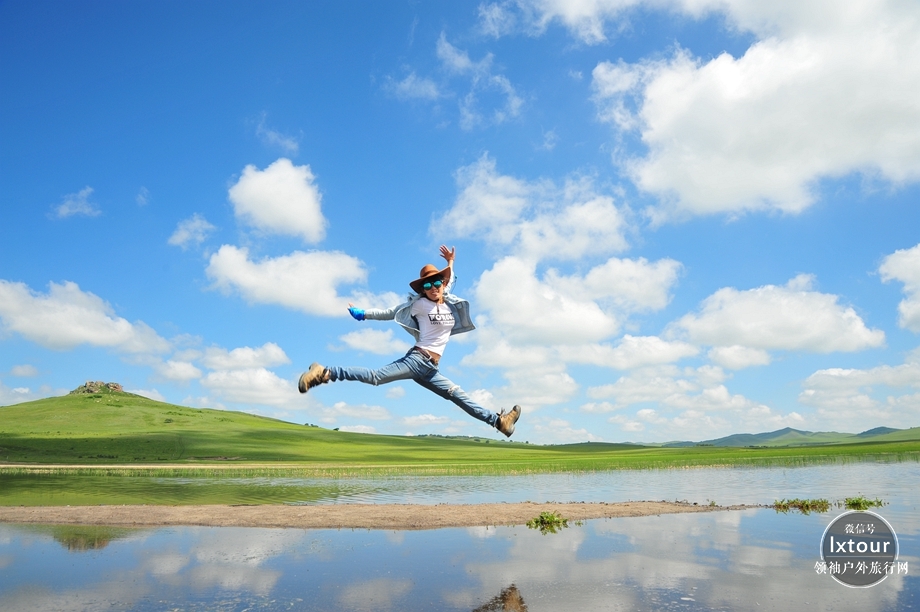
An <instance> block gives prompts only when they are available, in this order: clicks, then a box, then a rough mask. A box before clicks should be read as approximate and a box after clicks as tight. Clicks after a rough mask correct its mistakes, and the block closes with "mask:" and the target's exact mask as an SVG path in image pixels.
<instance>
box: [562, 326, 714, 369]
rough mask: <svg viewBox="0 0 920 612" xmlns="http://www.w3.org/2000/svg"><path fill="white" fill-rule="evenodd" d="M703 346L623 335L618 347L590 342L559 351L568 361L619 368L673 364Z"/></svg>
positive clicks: (652, 337) (697, 351) (695, 352)
mask: <svg viewBox="0 0 920 612" xmlns="http://www.w3.org/2000/svg"><path fill="white" fill-rule="evenodd" d="M699 352H700V349H699V348H697V347H696V346H693V345H692V344H688V343H686V342H680V341H668V340H663V339H661V338H659V337H657V336H631V335H629V334H626V335H624V336H623V337H622V338H621V339H620V341H619V342H618V343H617V345H616V346H611V345H608V344H590V345H585V346H576V347H560V349H559V354H560V355H561V356H562V358H563V359H564V360H565V361H566V362H569V363H590V364H593V365H599V366H607V367H610V368H614V369H617V370H632V369H635V368H641V367H645V366H649V365H660V364H665V363H673V362H675V361H679V360H681V359H684V358H686V357H693V356H695V355H696V354H698V353H699Z"/></svg>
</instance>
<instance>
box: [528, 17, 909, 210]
mask: <svg viewBox="0 0 920 612" xmlns="http://www.w3.org/2000/svg"><path fill="white" fill-rule="evenodd" d="M628 4H632V2H591V3H576V4H575V5H574V6H577V7H578V9H577V10H572V11H563V10H562V9H561V6H562V4H561V3H546V4H545V9H544V10H538V11H537V12H538V13H539V14H540V15H541V18H542V20H543V23H546V22H548V21H551V20H553V19H561V20H562V21H563V22H564V23H566V24H567V25H569V27H571V28H573V29H574V30H575V31H576V32H577V33H578V34H579V36H581V37H582V38H583V39H584V40H588V41H591V42H596V41H598V40H602V39H603V38H604V36H603V28H602V23H603V22H604V21H605V20H607V19H610V18H612V17H614V16H615V15H617V14H619V13H620V12H621V10H622V8H623V7H624V6H626V5H628ZM662 4H663V5H666V6H667V7H668V8H670V9H672V10H675V11H677V12H681V13H688V14H690V15H692V16H694V17H701V16H703V15H705V14H708V13H711V12H720V13H722V14H724V15H725V16H726V18H727V19H728V22H729V24H731V25H732V26H733V27H736V28H738V29H739V30H743V31H749V32H752V33H753V34H754V35H755V36H756V37H757V39H758V40H757V41H756V42H755V43H754V44H752V45H751V46H750V47H749V48H748V49H747V51H746V52H745V53H744V55H743V56H741V57H738V58H735V57H732V56H730V55H728V54H727V53H723V54H721V55H719V56H717V57H715V58H713V59H709V60H702V59H699V58H695V57H692V56H691V55H690V53H689V52H688V51H686V50H678V51H677V52H676V53H675V54H674V56H673V57H672V58H670V59H668V60H655V61H643V62H639V63H637V64H625V63H623V62H620V63H617V64H614V63H611V62H602V63H600V64H599V65H598V66H597V67H596V68H595V70H594V88H595V93H596V101H597V103H598V107H599V116H600V117H601V118H602V119H603V120H606V121H610V122H611V123H612V124H613V125H614V126H615V128H616V129H617V130H618V135H619V136H623V135H625V134H626V133H630V132H635V133H637V134H638V135H639V137H640V138H641V140H642V143H643V144H644V145H645V146H646V147H647V153H646V154H645V155H644V156H641V157H631V158H630V157H626V158H622V159H620V160H619V161H620V162H622V163H623V165H624V167H625V168H626V170H627V171H628V173H629V174H630V176H631V177H632V179H633V180H634V182H635V183H636V184H637V185H638V186H639V187H640V188H641V189H643V190H645V191H648V192H650V193H653V194H656V195H658V196H660V197H661V198H663V204H662V206H661V207H660V208H659V209H657V210H655V211H652V213H653V215H655V216H656V218H658V219H659V220H663V219H667V218H671V217H673V216H680V215H683V214H707V213H718V212H728V213H737V212H741V211H745V210H757V209H774V210H780V211H784V212H792V213H794V212H798V211H801V210H803V209H804V208H806V207H807V206H809V205H810V204H811V203H812V202H813V201H814V200H815V198H816V191H815V185H816V183H817V181H819V180H820V179H822V178H834V177H840V176H844V175H847V174H849V173H853V172H861V173H865V174H867V175H870V176H879V177H881V178H883V179H885V180H887V181H890V182H892V183H894V184H901V183H904V182H908V181H916V180H917V179H918V178H920V128H918V126H920V103H918V100H920V42H918V40H920V39H918V38H917V36H916V32H917V23H918V20H920V5H917V4H916V3H910V2H895V1H889V2H885V1H880V2H871V3H866V2H863V1H861V0H839V1H835V2H830V1H829V0H818V1H812V2H799V3H791V2H790V3H762V2H750V1H748V0H735V1H725V0H711V1H703V2H698V1H696V0H683V1H681V2H677V1H674V2H668V3H662ZM541 8H543V5H541ZM633 106H634V107H635V109H636V110H635V111H631V110H630V108H632V107H633Z"/></svg>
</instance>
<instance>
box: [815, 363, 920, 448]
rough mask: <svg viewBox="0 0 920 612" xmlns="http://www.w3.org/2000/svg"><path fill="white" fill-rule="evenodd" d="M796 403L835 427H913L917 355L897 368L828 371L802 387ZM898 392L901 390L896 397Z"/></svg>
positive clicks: (918, 399)
mask: <svg viewBox="0 0 920 612" xmlns="http://www.w3.org/2000/svg"><path fill="white" fill-rule="evenodd" d="M802 387H803V390H802V392H801V393H800V394H799V398H798V399H799V402H801V403H802V404H804V405H806V406H811V407H814V408H817V409H818V414H819V415H820V416H821V417H822V418H824V419H826V420H827V421H829V422H831V423H834V424H835V426H837V427H842V428H845V429H847V430H849V431H862V430H864V429H867V428H871V427H877V426H878V425H879V424H884V425H886V426H889V427H916V425H917V414H918V413H920V392H918V390H920V355H918V353H917V352H915V353H913V354H911V355H909V356H908V358H907V360H906V361H905V362H904V363H903V364H901V365H898V366H889V365H883V366H878V367H875V368H869V369H867V370H860V369H855V368H849V369H845V368H827V369H823V370H818V371H817V372H815V373H814V374H812V375H811V376H809V377H808V378H807V379H805V381H804V382H803V383H802ZM898 390H901V392H900V393H899V392H898Z"/></svg>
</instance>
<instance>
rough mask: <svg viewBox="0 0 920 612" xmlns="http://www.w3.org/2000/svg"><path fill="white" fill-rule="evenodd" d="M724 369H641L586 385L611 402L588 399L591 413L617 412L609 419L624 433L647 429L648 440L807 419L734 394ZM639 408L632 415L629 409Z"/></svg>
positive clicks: (585, 406) (694, 436)
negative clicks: (618, 377)
mask: <svg viewBox="0 0 920 612" xmlns="http://www.w3.org/2000/svg"><path fill="white" fill-rule="evenodd" d="M725 378H726V377H725V373H724V372H723V371H722V369H721V368H718V367H713V366H702V367H700V368H682V369H679V368H676V367H675V366H662V367H650V368H641V369H637V370H635V371H633V372H631V373H630V374H629V375H627V376H623V377H621V378H620V379H618V380H617V381H616V382H615V383H613V384H609V385H602V386H598V387H592V388H589V389H588V396H589V397H593V398H596V399H603V398H609V399H611V400H612V401H603V402H589V403H586V404H583V405H582V406H581V410H582V411H583V412H587V413H601V414H602V413H608V412H614V411H615V412H617V414H615V415H614V416H612V417H610V418H609V419H608V421H609V422H610V423H612V424H615V425H619V427H620V429H621V430H622V431H623V432H627V433H636V432H640V431H641V432H646V435H647V436H649V438H650V439H658V440H676V439H679V440H708V439H713V438H718V437H720V436H724V435H728V434H731V433H738V431H739V429H740V430H742V431H744V430H749V431H770V430H775V429H780V428H782V427H802V426H803V425H804V424H805V423H806V421H805V419H804V417H802V416H801V415H800V414H798V413H797V412H794V411H793V412H789V413H787V414H780V413H777V412H774V411H773V410H772V409H771V408H770V407H769V406H766V405H764V404H761V403H758V402H756V401H754V400H751V399H749V398H747V397H745V396H743V395H741V394H733V393H731V392H730V391H729V389H728V388H727V387H726V385H725V384H723V383H724V381H725ZM633 407H637V408H638V409H637V410H636V411H635V413H633V414H629V409H630V408H633Z"/></svg>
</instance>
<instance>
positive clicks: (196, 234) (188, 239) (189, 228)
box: [167, 213, 216, 250]
mask: <svg viewBox="0 0 920 612" xmlns="http://www.w3.org/2000/svg"><path fill="white" fill-rule="evenodd" d="M215 229H216V228H215V227H214V226H213V225H211V224H210V223H208V220H207V219H205V218H204V217H203V216H202V215H200V214H198V213H195V214H193V215H192V216H191V217H189V218H188V219H183V220H182V221H179V224H178V225H177V226H176V231H174V232H173V233H172V236H170V237H169V240H167V243H168V244H171V245H173V246H177V247H182V249H183V250H184V249H187V248H188V245H189V243H194V244H195V245H196V246H197V245H200V244H201V243H202V242H204V241H205V239H206V238H207V237H208V234H210V233H211V232H212V231H214V230H215Z"/></svg>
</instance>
